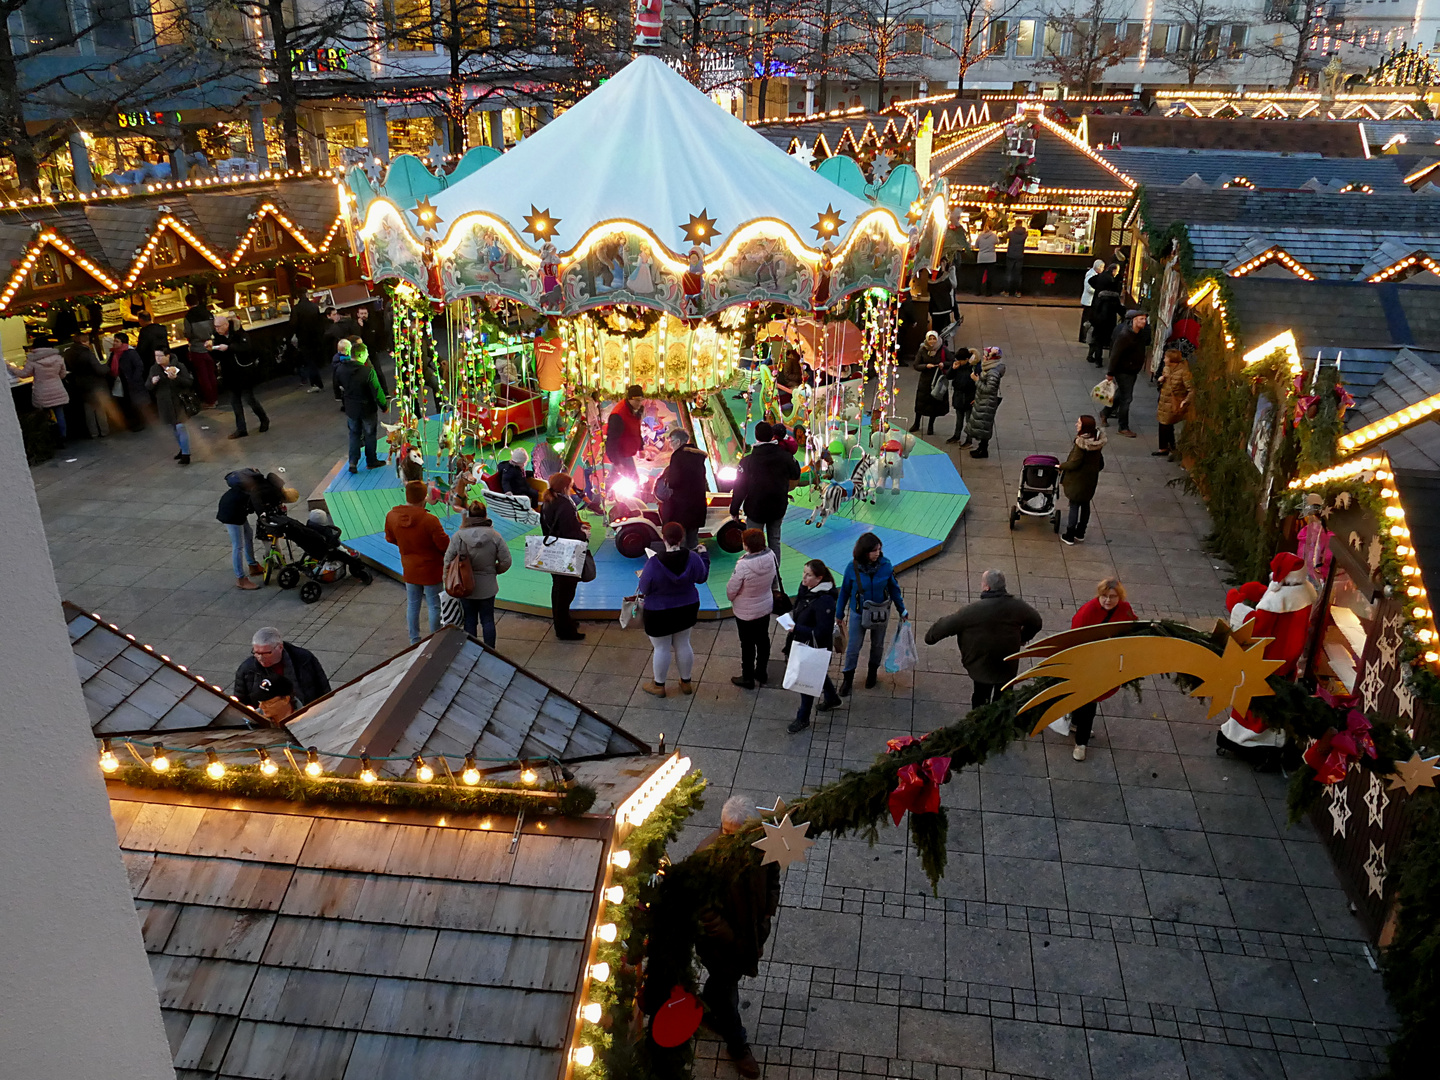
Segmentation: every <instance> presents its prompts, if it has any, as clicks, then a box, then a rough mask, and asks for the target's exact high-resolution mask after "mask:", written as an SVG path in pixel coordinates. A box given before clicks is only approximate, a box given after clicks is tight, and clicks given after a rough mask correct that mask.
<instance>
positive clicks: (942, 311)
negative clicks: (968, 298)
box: [930, 258, 960, 340]
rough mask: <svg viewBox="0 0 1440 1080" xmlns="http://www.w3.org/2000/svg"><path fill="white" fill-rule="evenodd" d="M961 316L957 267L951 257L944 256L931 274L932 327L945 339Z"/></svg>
mask: <svg viewBox="0 0 1440 1080" xmlns="http://www.w3.org/2000/svg"><path fill="white" fill-rule="evenodd" d="M959 317H960V307H959V305H958V304H956V302H955V268H954V267H953V266H952V265H951V263H950V260H949V258H942V259H941V260H940V265H939V266H937V267H936V268H935V269H934V271H933V272H932V273H931V274H930V329H931V330H933V331H935V332H936V333H937V334H939V335H940V336H941V339H942V340H943V339H944V338H946V337H947V336H948V335H949V333H950V328H951V326H952V325H953V324H954V323H955V321H956V320H957V319H959Z"/></svg>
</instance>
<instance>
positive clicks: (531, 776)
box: [520, 769, 540, 784]
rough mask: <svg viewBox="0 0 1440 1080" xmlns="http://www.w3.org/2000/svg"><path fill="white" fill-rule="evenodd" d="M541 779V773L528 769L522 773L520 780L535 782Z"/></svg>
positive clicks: (524, 782)
mask: <svg viewBox="0 0 1440 1080" xmlns="http://www.w3.org/2000/svg"><path fill="white" fill-rule="evenodd" d="M539 779H540V775H539V774H538V773H537V772H536V771H535V770H534V769H526V770H525V771H524V772H522V773H521V774H520V782H521V783H522V784H533V783H535V781H536V780H539Z"/></svg>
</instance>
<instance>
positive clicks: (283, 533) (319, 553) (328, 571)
mask: <svg viewBox="0 0 1440 1080" xmlns="http://www.w3.org/2000/svg"><path fill="white" fill-rule="evenodd" d="M255 532H256V535H258V536H259V537H260V538H261V539H262V540H266V541H268V542H269V543H270V551H269V552H268V553H267V554H266V557H265V583H266V584H267V585H268V584H269V583H270V575H271V573H272V572H274V573H275V577H276V582H277V583H278V584H279V586H280V587H281V588H282V589H293V588H294V587H295V586H296V585H299V584H300V577H301V575H302V574H303V575H304V576H305V577H307V578H309V579H310V580H309V581H307V582H305V584H304V585H301V586H300V599H301V600H303V601H305V603H307V604H313V603H314V602H315V601H316V600H319V599H320V586H321V584H326V585H328V584H331V583H332V582H336V581H339V580H340V579H341V578H343V577H344V576H345V575H346V573H347V572H348V573H349V574H350V576H351V577H353V578H354V579H355V580H356V581H358V582H360V584H362V585H369V584H370V582H371V581H372V580H374V579H373V578H372V577H371V576H370V571H369V570H367V569H365V564H364V563H363V562H361V561H360V559H359V558H358V557H357V556H355V555H353V554H351V553H350V552H349V551H347V550H346V549H345V548H343V547H341V546H340V530H339V529H337V528H336V527H335V526H334V525H332V524H330V515H329V514H327V513H325V511H324V510H311V511H310V517H309V519H308V520H307V521H305V522H299V521H296V520H295V519H294V518H292V517H290V516H289V515H288V514H286V513H285V508H284V507H283V506H281V507H279V508H272V509H271V510H268V511H266V512H265V513H262V514H261V515H260V516H259V517H258V518H257V520H256V529H255ZM282 545H283V546H284V549H285V555H284V556H283V557H282V556H280V554H279V551H280V547H281V546H282ZM294 548H299V549H300V552H301V554H300V557H299V558H296V556H295V551H294Z"/></svg>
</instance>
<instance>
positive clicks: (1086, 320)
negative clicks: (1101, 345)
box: [1080, 259, 1105, 345]
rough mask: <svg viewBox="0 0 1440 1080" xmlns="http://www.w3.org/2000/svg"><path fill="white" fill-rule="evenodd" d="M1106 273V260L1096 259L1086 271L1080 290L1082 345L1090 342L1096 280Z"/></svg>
mask: <svg viewBox="0 0 1440 1080" xmlns="http://www.w3.org/2000/svg"><path fill="white" fill-rule="evenodd" d="M1104 272H1105V260H1104V259H1096V260H1095V261H1094V262H1093V263H1091V264H1090V269H1089V270H1087V271H1085V284H1084V285H1083V286H1082V287H1081V289H1080V344H1082V345H1084V344H1087V343H1088V342H1089V340H1090V339H1089V338H1088V337H1087V336H1086V335H1087V334H1089V333H1091V331H1090V330H1088V329H1087V328H1088V327H1089V325H1090V309H1091V306H1092V305H1093V304H1094V303H1095V279H1096V278H1097V277H1099V276H1100V275H1101V274H1103V273H1104Z"/></svg>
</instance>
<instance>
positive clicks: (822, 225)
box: [810, 203, 845, 240]
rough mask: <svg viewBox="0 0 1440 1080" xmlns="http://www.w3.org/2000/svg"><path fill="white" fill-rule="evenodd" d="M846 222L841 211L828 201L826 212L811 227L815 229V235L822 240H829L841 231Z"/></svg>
mask: <svg viewBox="0 0 1440 1080" xmlns="http://www.w3.org/2000/svg"><path fill="white" fill-rule="evenodd" d="M844 224H845V219H844V218H842V217H841V216H840V211H838V210H836V209H835V207H833V206H831V205H830V204H829V203H826V204H825V212H824V213H823V214H821V215H820V217H819V218H818V219H817V220H816V222H815V224H814V225H811V226H810V227H811V228H812V229H814V230H815V235H816V236H818V237H819V238H820V239H821V240H828V239H830V237H832V236H834V235H835V234H836V233H837V232H839V231H840V226H841V225H844Z"/></svg>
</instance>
